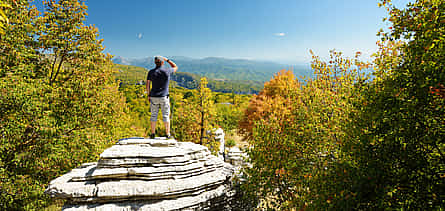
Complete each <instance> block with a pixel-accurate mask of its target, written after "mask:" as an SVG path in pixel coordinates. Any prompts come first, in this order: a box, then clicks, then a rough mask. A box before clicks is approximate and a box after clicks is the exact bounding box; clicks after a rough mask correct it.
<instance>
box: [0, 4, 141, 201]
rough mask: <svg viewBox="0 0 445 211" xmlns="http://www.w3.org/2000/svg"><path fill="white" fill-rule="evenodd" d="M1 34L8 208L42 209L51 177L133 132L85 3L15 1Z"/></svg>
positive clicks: (0, 121)
mask: <svg viewBox="0 0 445 211" xmlns="http://www.w3.org/2000/svg"><path fill="white" fill-rule="evenodd" d="M6 3H7V4H10V5H14V7H11V8H6V9H5V12H6V14H8V18H9V22H10V24H8V25H6V27H5V33H4V35H1V37H0V46H2V49H1V50H2V57H0V78H1V80H0V90H1V94H0V111H1V112H0V134H1V139H0V209H2V210H36V209H37V210H39V209H42V208H43V207H44V206H46V205H47V204H48V202H49V198H48V197H47V196H45V195H44V194H43V191H44V190H45V188H46V186H47V185H48V183H49V181H50V180H51V179H54V178H55V177H57V176H59V175H61V174H63V173H66V172H67V171H68V170H70V169H72V168H74V167H76V166H78V165H79V164H80V163H84V162H90V161H93V160H96V159H97V157H98V155H99V153H100V152H101V151H102V150H103V149H104V148H105V147H107V146H110V145H111V144H113V143H112V142H110V140H116V139H118V138H120V137H123V136H128V135H132V134H134V132H133V131H132V130H130V129H129V128H128V125H126V122H128V119H127V116H126V115H125V112H126V105H125V102H124V98H123V97H121V95H120V94H119V92H118V89H117V84H115V83H114V78H113V75H112V74H113V72H112V68H111V65H112V63H111V60H110V56H107V55H104V54H103V53H102V50H103V47H102V44H101V42H102V41H100V40H97V37H98V33H97V29H96V28H94V27H91V26H85V25H83V21H84V20H85V16H86V6H85V5H84V4H81V3H80V2H78V1H58V3H55V2H53V1H50V2H46V3H45V11H46V12H45V13H44V14H43V15H39V12H38V11H37V9H36V8H35V7H33V6H30V5H29V3H28V1H27V0H15V1H12V0H11V1H7V2H6Z"/></svg>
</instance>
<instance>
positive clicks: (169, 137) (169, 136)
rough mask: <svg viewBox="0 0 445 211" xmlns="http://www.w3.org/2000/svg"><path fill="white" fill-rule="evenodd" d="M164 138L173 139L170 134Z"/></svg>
mask: <svg viewBox="0 0 445 211" xmlns="http://www.w3.org/2000/svg"><path fill="white" fill-rule="evenodd" d="M165 138H166V139H167V140H168V139H175V138H174V137H173V136H172V135H166V136H165Z"/></svg>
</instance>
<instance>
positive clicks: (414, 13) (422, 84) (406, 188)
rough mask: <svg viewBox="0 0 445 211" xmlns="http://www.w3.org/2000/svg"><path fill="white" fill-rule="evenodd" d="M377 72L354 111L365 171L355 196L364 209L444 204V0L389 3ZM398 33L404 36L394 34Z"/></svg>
mask: <svg viewBox="0 0 445 211" xmlns="http://www.w3.org/2000/svg"><path fill="white" fill-rule="evenodd" d="M382 3H383V5H385V7H386V8H387V9H388V11H390V12H389V13H390V17H389V18H388V20H389V21H390V22H391V23H392V26H391V27H390V31H389V32H387V33H382V35H383V36H382V42H381V43H380V51H379V52H378V53H377V54H376V60H375V63H376V66H377V68H378V71H377V72H376V79H375V80H374V81H373V82H372V83H371V84H370V86H369V89H367V90H366V92H364V96H365V98H364V99H363V101H362V102H361V104H362V105H363V107H362V109H361V111H360V112H359V113H358V115H357V116H356V119H357V123H356V125H357V127H358V128H360V129H359V130H357V131H354V132H355V133H353V134H354V135H355V136H356V139H357V140H360V142H353V144H352V146H353V147H354V148H356V149H361V150H356V151H352V153H351V154H352V156H353V157H354V159H355V160H356V161H357V166H358V167H357V168H358V169H357V174H358V175H359V176H360V177H361V178H369V179H368V182H367V183H361V184H357V186H356V187H355V188H359V189H362V190H367V192H366V194H363V195H360V196H359V197H358V200H359V201H358V203H359V204H360V205H361V206H363V207H368V208H370V209H382V208H391V209H414V210H416V209H441V208H442V209H443V208H444V204H445V198H444V196H445V183H444V169H445V162H444V161H445V156H444V150H445V142H444V137H445V124H444V123H445V122H444V116H445V90H444V87H443V85H444V83H445V74H444V73H445V71H444V61H445V36H444V35H445V22H444V20H445V2H444V1H435V0H426V1H416V2H415V3H410V4H409V5H408V6H407V7H406V8H404V9H397V8H395V7H394V6H392V5H391V4H389V3H388V2H385V1H383V2H382ZM400 40H402V41H400Z"/></svg>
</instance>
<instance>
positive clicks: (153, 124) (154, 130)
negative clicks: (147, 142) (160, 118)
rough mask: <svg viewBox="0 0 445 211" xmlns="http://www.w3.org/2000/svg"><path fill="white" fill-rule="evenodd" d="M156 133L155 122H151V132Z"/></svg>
mask: <svg viewBox="0 0 445 211" xmlns="http://www.w3.org/2000/svg"><path fill="white" fill-rule="evenodd" d="M155 133H156V122H151V134H155Z"/></svg>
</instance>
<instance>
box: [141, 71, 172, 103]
mask: <svg viewBox="0 0 445 211" xmlns="http://www.w3.org/2000/svg"><path fill="white" fill-rule="evenodd" d="M173 72H174V70H173V68H171V67H167V66H165V65H163V66H161V67H156V68H154V69H151V70H150V71H149V72H148V74H147V80H150V81H151V83H152V87H151V90H150V97H165V96H168V84H169V82H170V75H171V74H172V73H173Z"/></svg>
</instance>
